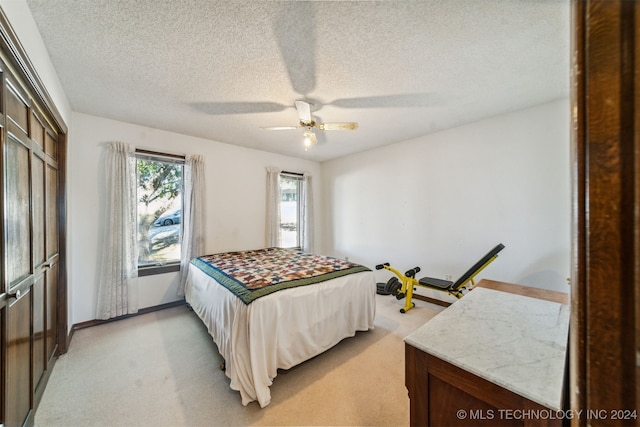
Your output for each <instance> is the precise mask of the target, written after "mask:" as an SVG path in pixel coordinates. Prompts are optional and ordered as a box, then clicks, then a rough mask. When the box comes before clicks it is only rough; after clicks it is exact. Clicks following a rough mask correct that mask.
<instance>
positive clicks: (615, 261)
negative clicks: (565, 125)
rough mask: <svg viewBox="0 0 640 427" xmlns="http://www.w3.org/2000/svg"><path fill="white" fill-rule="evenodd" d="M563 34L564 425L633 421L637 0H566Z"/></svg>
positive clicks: (637, 268) (637, 371)
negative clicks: (567, 222) (568, 200)
mask: <svg viewBox="0 0 640 427" xmlns="http://www.w3.org/2000/svg"><path fill="white" fill-rule="evenodd" d="M571 32H572V61H573V64H572V84H573V87H572V138H571V139H572V184H573V196H572V199H573V200H572V202H573V203H572V206H573V207H572V212H573V215H572V216H573V218H572V231H573V239H572V240H573V242H572V264H573V265H572V278H571V284H572V287H571V309H572V311H571V339H570V379H571V380H570V381H571V407H572V409H573V410H575V411H581V410H582V411H588V410H591V411H600V412H596V413H591V416H587V415H586V414H587V412H583V414H585V415H583V416H581V417H576V418H574V419H573V420H572V425H574V426H577V425H587V424H590V425H637V424H636V423H637V422H638V419H631V418H627V419H619V420H616V419H614V416H615V415H618V414H617V413H616V412H614V411H625V410H628V411H633V410H636V411H640V403H639V402H640V400H639V399H640V367H639V364H640V352H639V345H640V339H639V335H638V333H639V325H640V323H639V322H640V317H639V314H640V313H638V311H640V309H639V306H640V284H639V282H640V221H639V217H640V103H639V99H640V5H639V4H638V3H637V2H636V1H629V0H572V25H571ZM602 411H604V412H602ZM576 413H578V412H576ZM594 414H595V415H598V416H600V415H604V416H605V417H604V419H603V418H595V417H594V416H593V415H594ZM620 414H623V413H620ZM636 416H637V417H640V414H638V413H637V412H636Z"/></svg>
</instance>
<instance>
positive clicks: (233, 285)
mask: <svg viewBox="0 0 640 427" xmlns="http://www.w3.org/2000/svg"><path fill="white" fill-rule="evenodd" d="M375 293H376V284H375V277H374V274H373V272H372V271H371V270H370V269H368V268H367V267H364V266H362V265H358V264H354V263H350V262H347V261H344V260H340V259H337V258H331V257H326V256H322V255H317V254H308V253H304V252H301V251H296V250H291V249H280V248H267V249H259V250H252V251H241V252H227V253H222V254H213V255H207V256H203V257H199V258H195V259H193V260H192V261H191V263H190V265H189V274H188V278H187V283H186V287H185V298H186V301H187V303H188V304H190V305H191V307H192V308H193V310H194V312H195V313H196V314H197V315H198V317H200V319H201V320H202V321H203V323H204V324H205V325H206V327H207V329H208V331H209V334H210V335H211V336H212V337H213V340H214V342H215V343H216V345H217V346H218V350H219V352H220V354H221V355H222V357H223V358H224V360H225V373H226V375H227V376H228V377H229V379H230V380H231V383H230V387H231V388H232V389H233V390H236V391H239V392H240V396H241V398H242V404H243V405H248V404H249V403H250V402H253V401H257V402H258V403H259V404H260V406H261V407H263V408H264V407H265V406H267V405H268V404H269V403H270V401H271V393H270V389H269V387H270V386H271V384H272V383H273V379H274V378H275V377H276V375H277V370H278V369H289V368H292V367H293V366H295V365H298V364H300V363H302V362H304V361H305V360H308V359H310V358H312V357H314V356H317V355H318V354H320V353H322V352H324V351H326V350H328V349H329V348H331V347H333V346H334V345H336V344H337V343H338V342H340V341H341V340H343V339H344V338H347V337H352V336H354V335H355V334H356V332H357V331H367V330H369V329H373V320H374V317H375Z"/></svg>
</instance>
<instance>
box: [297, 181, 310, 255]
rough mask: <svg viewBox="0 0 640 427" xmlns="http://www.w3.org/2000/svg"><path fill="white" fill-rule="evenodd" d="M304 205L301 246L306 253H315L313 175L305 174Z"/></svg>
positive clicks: (302, 196) (301, 218) (302, 204)
mask: <svg viewBox="0 0 640 427" xmlns="http://www.w3.org/2000/svg"><path fill="white" fill-rule="evenodd" d="M301 199H302V203H301V206H300V209H301V210H302V212H301V215H300V220H301V221H302V224H300V231H301V233H300V240H301V241H300V246H301V247H302V250H303V251H305V252H313V191H312V187H311V175H309V174H308V173H305V174H304V179H303V181H302V194H301Z"/></svg>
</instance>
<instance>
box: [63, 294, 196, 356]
mask: <svg viewBox="0 0 640 427" xmlns="http://www.w3.org/2000/svg"><path fill="white" fill-rule="evenodd" d="M186 303H187V302H186V301H185V300H183V299H182V300H178V301H173V302H168V303H166V304H160V305H155V306H153V307H145V308H141V309H140V310H138V312H137V313H134V314H125V315H124V316H118V317H114V318H112V319H107V320H100V319H94V320H87V321H86V322H80V323H75V324H74V325H73V326H72V327H71V331H69V338H68V343H67V348H68V347H69V344H71V338H72V337H73V333H74V332H75V331H77V330H80V329H85V328H90V327H92V326H98V325H104V324H105V323H111V322H116V321H118V320H123V319H128V318H130V317H134V316H140V315H142V314H148V313H153V312H154V311H159V310H164V309H167V308H172V307H179V306H181V305H185V304H186Z"/></svg>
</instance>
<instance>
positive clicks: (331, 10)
mask: <svg viewBox="0 0 640 427" xmlns="http://www.w3.org/2000/svg"><path fill="white" fill-rule="evenodd" d="M27 3H28V5H29V7H30V9H31V11H32V13H33V16H34V18H35V21H36V23H37V25H38V27H39V29H40V32H41V34H42V38H43V40H44V43H45V45H46V47H47V49H48V50H49V53H50V55H51V59H52V61H53V64H54V66H55V68H56V71H57V73H58V76H59V78H60V80H61V82H62V85H63V87H64V90H65V92H66V94H67V96H68V98H69V102H70V103H71V106H72V108H73V110H74V111H77V112H81V113H86V114H91V115H96V116H100V117H106V118H111V119H115V120H120V121H124V122H129V123H135V124H139V125H143V126H147V127H152V128H158V129H164V130H169V131H173V132H178V133H182V134H186V135H193V136H198V137H202V138H206V139H210V140H215V141H220V142H225V143H229V144H236V145H242V146H246V147H252V148H256V149H259V150H265V151H271V152H275V153H281V154H286V155H291V156H296V157H301V158H307V159H312V160H317V161H324V160H328V159H332V158H336V157H340V156H343V155H346V154H350V153H354V152H358V151H362V150H366V149H370V148H373V147H377V146H382V145H385V144H391V143H394V142H398V141H403V140H407V139H410V138H414V137H418V136H421V135H424V134H428V133H431V132H434V131H437V130H441V129H446V128H450V127H453V126H458V125H460V124H464V123H469V122H472V121H475V120H478V119H481V118H484V117H489V116H492V115H495V114H500V113H504V112H507V111H511V110H515V109H520V108H525V107H528V106H532V105H536V104H540V103H544V102H548V101H551V100H554V99H558V98H563V97H568V96H569V0H521V1H518V0H486V1H480V0H446V1H444V0H436V1H429V0H425V1H385V2H369V1H357V2H348V1H332V2H325V1H313V2H302V1H294V2H280V1H255V0H254V1H213V0H181V1H177V0H56V1H52V0H27ZM299 99H304V100H308V101H309V102H311V103H312V104H313V109H312V114H313V116H314V118H316V120H317V121H322V122H347V121H355V122H358V123H359V125H360V127H359V129H358V130H356V131H317V134H318V140H319V142H318V144H317V145H315V146H314V147H312V148H311V150H309V151H308V152H305V151H304V150H303V146H302V132H303V129H296V130H286V131H265V130H261V129H260V127H262V126H281V125H282V126H287V125H296V124H297V123H298V115H297V112H296V110H295V108H294V101H295V100H299ZM176 143H177V144H179V142H178V141H177V142H176ZM178 150H179V149H178Z"/></svg>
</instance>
